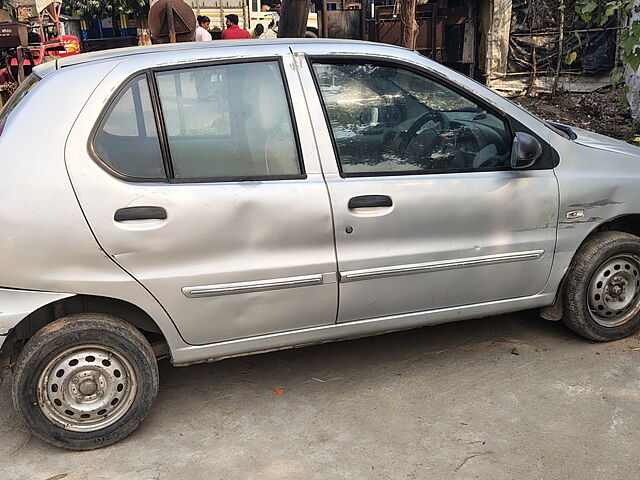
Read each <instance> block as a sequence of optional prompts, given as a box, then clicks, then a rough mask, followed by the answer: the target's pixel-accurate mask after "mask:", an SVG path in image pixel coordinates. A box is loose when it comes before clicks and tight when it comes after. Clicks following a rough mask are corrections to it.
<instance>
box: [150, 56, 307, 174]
mask: <svg viewBox="0 0 640 480" xmlns="http://www.w3.org/2000/svg"><path fill="white" fill-rule="evenodd" d="M156 81H157V85H158V94H159V97H160V104H161V107H162V113H163V118H164V123H165V127H166V133H167V142H168V146H169V152H170V154H171V162H172V164H173V171H174V175H175V178H176V179H182V180H189V181H207V180H214V179H215V180H242V179H252V178H259V179H266V180H270V179H273V180H275V179H286V178H295V177H298V176H300V175H302V168H301V166H300V161H299V155H298V149H297V143H296V136H295V131H294V128H293V119H292V115H291V112H290V109H289V101H288V99H287V95H286V90H285V84H284V81H283V78H282V74H281V72H280V68H279V64H278V62H276V61H265V62H254V63H239V64H225V65H214V66H202V67H196V68H188V69H180V70H172V71H166V72H159V73H157V74H156Z"/></svg>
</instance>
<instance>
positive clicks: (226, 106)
mask: <svg viewBox="0 0 640 480" xmlns="http://www.w3.org/2000/svg"><path fill="white" fill-rule="evenodd" d="M44 125H46V127H44V128H43V126H44ZM0 152H1V153H0V157H1V159H0V160H1V162H0V163H1V165H2V166H3V169H4V170H3V172H4V173H3V176H2V180H0V182H1V186H0V200H1V204H2V207H1V208H0V221H1V225H2V235H0V252H2V264H1V268H0V285H2V288H1V289H0V345H1V350H0V367H2V368H6V367H12V368H13V376H12V395H13V401H14V404H15V407H16V409H17V411H18V413H19V415H20V417H21V418H22V420H23V421H24V423H25V424H26V426H27V427H28V428H29V429H30V430H31V431H32V432H33V433H34V434H35V435H37V436H38V437H39V438H41V439H43V440H45V441H47V442H49V443H51V444H53V445H57V446H60V447H64V448H69V449H76V450H85V449H92V448H96V447H101V446H104V445H108V444H111V443H113V442H116V441H118V440H119V439H121V438H123V437H125V436H127V435H128V434H130V433H131V432H132V431H133V430H134V429H135V428H136V427H137V426H138V425H139V424H140V422H141V421H142V420H143V419H144V417H145V416H146V415H147V413H148V412H149V410H150V408H151V404H152V402H153V400H154V398H155V396H156V393H157V391H158V369H157V365H156V359H157V358H160V357H169V358H170V360H171V362H172V363H173V364H175V365H187V364H191V363H196V362H204V361H212V360H220V359H223V358H227V357H233V356H240V355H247V354H251V353H257V352H265V351H270V350H278V349H283V348H288V347H292V346H296V345H304V344H313V343H319V342H326V341H331V340H339V339H343V338H352V337H357V336H365V335H370V334H375V333H381V332H385V331H391V330H400V329H407V328H414V327H419V326H424V325H434V324H438V323H443V322H450V321H456V320H464V319H469V318H474V317H482V316H487V315H495V314H500V313H505V312H512V311H516V310H522V309H531V308H540V309H541V314H542V316H543V317H545V318H547V319H549V320H560V319H562V320H563V321H564V322H565V323H566V324H567V326H568V327H569V328H571V329H572V330H574V331H575V332H577V333H579V334H580V335H583V336H584V337H586V338H588V339H591V340H595V341H609V340H615V339H619V338H622V337H626V336H628V335H631V334H633V333H634V332H636V331H637V330H638V328H639V325H640V314H639V312H640V295H639V293H640V239H639V238H638V236H640V189H639V188H638V186H639V185H640V150H638V149H637V148H636V147H633V146H630V145H627V144H625V143H623V142H619V141H616V140H612V139H610V138H606V137H603V136H600V135H596V134H593V133H589V132H586V131H583V130H578V129H572V128H569V127H566V126H563V125H555V124H550V123H547V122H544V121H542V120H540V119H538V118H536V117H534V116H532V115H530V114H529V113H527V112H525V111H523V110H521V109H520V108H518V107H517V106H515V105H513V104H512V103H510V102H509V101H507V100H505V99H503V98H501V97H500V96H498V95H497V94H495V93H493V92H491V91H490V90H488V89H486V88H485V87H483V86H482V85H480V84H478V83H475V82H474V81H472V80H470V79H469V78H467V77H464V76H462V75H460V74H458V73H455V72H453V71H451V70H448V69H446V68H444V67H443V66H441V65H439V64H437V63H434V62H432V61H430V60H428V59H427V58H425V57H422V56H420V55H418V54H417V53H415V52H412V51H409V50H404V49H400V48H396V47H392V46H387V45H380V44H370V43H360V42H345V41H334V40H327V41H318V40H313V41H304V40H301V41H293V42H291V41H289V42H281V41H264V42H253V43H250V42H244V43H243V42H240V43H237V42H236V43H234V42H215V43H214V44H193V43H186V44H176V45H170V46H168V45H163V46H154V47H144V48H134V49H123V50H115V51H110V52H105V53H97V54H89V55H80V56H75V57H68V58H66V59H61V60H58V61H57V62H55V63H50V64H46V65H43V66H41V67H38V68H36V69H35V70H34V73H33V74H32V75H31V76H30V77H29V78H28V80H27V81H26V82H25V83H23V84H22V85H21V87H20V88H19V90H18V91H17V92H16V93H15V94H14V96H13V97H12V99H11V100H10V102H9V103H8V104H7V105H6V106H5V107H4V109H3V110H2V111H1V112H0Z"/></svg>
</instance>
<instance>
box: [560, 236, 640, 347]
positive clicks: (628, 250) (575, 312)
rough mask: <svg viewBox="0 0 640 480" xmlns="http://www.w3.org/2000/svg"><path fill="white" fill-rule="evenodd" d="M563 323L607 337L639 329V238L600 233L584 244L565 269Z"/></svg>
mask: <svg viewBox="0 0 640 480" xmlns="http://www.w3.org/2000/svg"><path fill="white" fill-rule="evenodd" d="M564 311H565V315H564V316H563V321H564V323H565V324H566V325H567V326H568V327H569V328H570V329H571V330H573V331H574V332H576V333H578V334H580V335H582V336H584V337H586V338H588V339H590V340H595V341H600V342H607V341H611V340H618V339H620V338H624V337H628V336H629V335H632V334H634V333H635V332H637V331H638V329H639V328H640V238H638V237H636V236H634V235H630V234H628V233H622V232H599V233H596V234H595V235H593V237H591V238H590V239H588V240H587V241H586V242H585V243H584V245H582V246H581V247H580V249H579V250H578V252H577V253H576V256H575V258H574V260H573V262H572V264H571V267H570V268H569V271H568V272H567V279H566V283H565V297H564Z"/></svg>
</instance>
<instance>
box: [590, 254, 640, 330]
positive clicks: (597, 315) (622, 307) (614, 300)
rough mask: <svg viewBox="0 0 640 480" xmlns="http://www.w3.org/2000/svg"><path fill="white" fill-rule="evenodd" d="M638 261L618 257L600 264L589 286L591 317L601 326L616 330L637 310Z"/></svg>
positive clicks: (639, 305) (622, 256)
mask: <svg viewBox="0 0 640 480" xmlns="http://www.w3.org/2000/svg"><path fill="white" fill-rule="evenodd" d="M639 292H640V261H639V260H638V258H636V257H635V256H630V255H619V256H616V257H613V258H610V259H609V260H607V261H606V262H604V263H603V264H602V265H601V266H600V267H598V269H597V270H596V273H595V274H594V275H593V277H592V279H591V284H590V285H589V311H590V313H591V317H592V318H593V319H594V320H595V321H596V322H597V323H598V324H599V325H602V326H604V327H618V326H620V325H624V324H625V323H627V322H628V321H629V320H631V319H632V318H634V317H635V316H636V315H637V314H638V312H639V311H640V295H639V294H638V293H639Z"/></svg>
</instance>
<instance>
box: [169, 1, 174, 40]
mask: <svg viewBox="0 0 640 480" xmlns="http://www.w3.org/2000/svg"><path fill="white" fill-rule="evenodd" d="M167 23H168V26H169V42H171V43H176V24H175V19H174V18H173V7H172V6H171V5H170V4H169V3H167Z"/></svg>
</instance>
